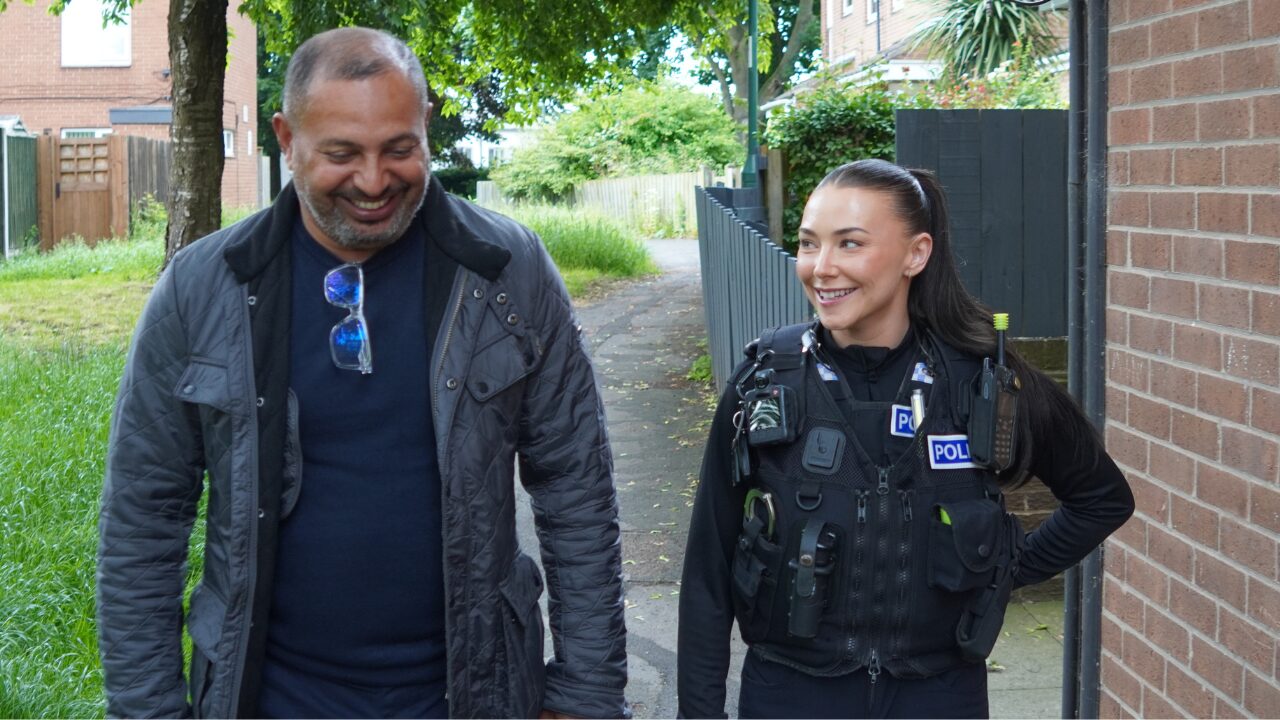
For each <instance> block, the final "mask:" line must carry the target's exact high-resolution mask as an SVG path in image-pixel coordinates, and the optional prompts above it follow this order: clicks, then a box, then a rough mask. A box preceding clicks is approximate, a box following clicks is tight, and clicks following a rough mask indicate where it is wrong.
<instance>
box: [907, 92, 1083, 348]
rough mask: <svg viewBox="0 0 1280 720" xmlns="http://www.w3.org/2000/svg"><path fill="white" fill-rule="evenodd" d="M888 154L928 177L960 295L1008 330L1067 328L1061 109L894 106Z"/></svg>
mask: <svg viewBox="0 0 1280 720" xmlns="http://www.w3.org/2000/svg"><path fill="white" fill-rule="evenodd" d="M895 116H896V120H897V126H898V130H897V148H896V151H897V160H898V163H899V164H901V165H905V166H907V167H918V168H927V169H929V170H933V171H934V172H936V173H937V174H938V178H939V179H940V180H941V181H942V185H943V187H944V188H945V189H946V192H947V200H948V203H949V205H950V210H951V237H952V243H953V245H954V249H955V254H956V261H957V263H958V264H959V266H960V276H961V278H962V279H963V280H964V283H965V286H966V287H967V288H968V289H969V292H971V293H973V294H974V295H977V296H978V297H980V298H982V300H983V301H984V302H985V303H987V304H988V305H990V306H991V307H993V308H995V309H996V310H999V311H1004V312H1008V313H1010V319H1009V329H1010V331H1011V333H1010V334H1012V335H1014V336H1016V337H1061V336H1064V335H1066V334H1067V164H1066V163H1067V111H1066V110H898V111H897V112H896V113H895Z"/></svg>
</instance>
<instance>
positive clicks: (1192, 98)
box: [1107, 85, 1280, 116]
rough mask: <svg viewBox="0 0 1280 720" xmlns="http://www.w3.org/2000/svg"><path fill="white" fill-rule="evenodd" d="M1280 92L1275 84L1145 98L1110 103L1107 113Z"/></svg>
mask: <svg viewBox="0 0 1280 720" xmlns="http://www.w3.org/2000/svg"><path fill="white" fill-rule="evenodd" d="M1277 94H1280V89H1278V88H1277V87H1276V86H1274V85H1269V86H1267V87H1263V88H1253V89H1252V90H1232V91H1231V92H1219V93H1212V94H1208V95H1187V96H1185V97H1169V98H1159V99H1157V100H1143V101H1142V102H1131V103H1125V104H1124V105H1109V106H1108V107H1107V115H1108V116H1111V115H1114V114H1115V113H1117V112H1123V111H1125V110H1149V109H1152V108H1160V107H1174V106H1177V105H1204V104H1207V103H1214V102H1220V101H1227V100H1250V99H1253V98H1256V97H1270V96H1272V95H1277Z"/></svg>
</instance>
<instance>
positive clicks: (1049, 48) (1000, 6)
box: [914, 0, 1058, 84]
mask: <svg viewBox="0 0 1280 720" xmlns="http://www.w3.org/2000/svg"><path fill="white" fill-rule="evenodd" d="M940 7H941V13H939V15H938V16H937V17H936V18H935V19H933V20H931V21H929V22H928V23H927V24H926V25H925V26H924V27H923V28H921V30H920V31H919V32H918V33H917V34H916V36H915V41H914V42H915V45H916V46H917V47H919V46H924V47H926V48H927V49H928V51H929V55H930V57H933V58H936V59H939V60H942V63H943V77H942V81H943V83H944V84H954V83H956V82H957V81H958V80H959V79H960V78H961V77H962V76H964V75H968V76H969V77H980V76H983V75H986V74H987V73H989V72H991V71H992V70H995V69H996V68H997V67H999V66H1000V65H1001V63H1004V62H1006V61H1008V60H1012V59H1013V58H1014V56H1015V55H1017V54H1018V52H1019V48H1022V50H1023V51H1024V52H1026V53H1028V54H1029V56H1030V57H1031V58H1042V57H1044V56H1046V55H1048V54H1050V53H1052V52H1053V51H1054V50H1055V49H1056V48H1057V46H1058V38H1057V37H1056V35H1055V34H1054V30H1053V18H1054V17H1055V13H1043V12H1040V10H1039V8H1035V7H1027V6H1023V5H1019V4H1017V3H1012V2H1004V1H1003V0H940Z"/></svg>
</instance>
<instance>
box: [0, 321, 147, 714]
mask: <svg viewBox="0 0 1280 720" xmlns="http://www.w3.org/2000/svg"><path fill="white" fill-rule="evenodd" d="M123 365H124V352H123V350H122V349H121V348H120V347H118V346H117V347H105V348H103V347H100V348H93V349H87V350H83V351H75V350H69V349H63V350H57V351H31V350H25V349H22V348H18V347H14V346H13V345H11V344H10V343H8V342H3V341H0V448H3V451H0V535H3V538H4V540H3V544H4V551H3V555H4V560H3V562H0V658H3V659H4V662H3V670H0V717H87V716H100V715H101V714H102V711H103V708H102V677H101V670H100V667H99V663H98V649H97V648H98V645H97V636H96V630H95V626H94V595H93V588H94V554H95V549H96V547H97V532H96V526H97V505H98V495H99V492H100V491H101V488H102V468H103V458H104V455H105V451H106V436H107V418H108V417H109V414H110V410H111V404H112V400H113V397H114V394H115V389H116V386H117V385H118V383H119V381H120V370H121V368H122V367H123Z"/></svg>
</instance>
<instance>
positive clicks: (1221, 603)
mask: <svg viewBox="0 0 1280 720" xmlns="http://www.w3.org/2000/svg"><path fill="white" fill-rule="evenodd" d="M1120 544H1121V545H1124V544H1123V543H1120ZM1124 547H1125V548H1126V549H1129V548H1128V546H1127V545H1125V546H1124ZM1132 552H1135V553H1138V551H1136V550H1133V551H1132ZM1138 554H1139V555H1140V556H1141V557H1142V559H1144V560H1146V561H1148V562H1149V563H1150V564H1151V566H1152V567H1155V568H1157V569H1159V570H1162V571H1165V572H1166V574H1168V575H1169V576H1170V577H1177V578H1179V579H1181V580H1184V581H1185V580H1186V579H1185V578H1183V577H1182V576H1181V575H1179V574H1178V573H1177V571H1175V570H1172V569H1170V568H1169V567H1168V566H1166V565H1163V564H1161V563H1160V562H1158V561H1157V560H1156V559H1155V558H1152V557H1151V556H1150V555H1147V554H1146V553H1138ZM1115 583H1116V585H1119V586H1120V587H1122V588H1124V589H1126V590H1128V591H1129V592H1131V593H1132V594H1134V595H1137V596H1138V597H1139V598H1141V599H1142V600H1143V603H1144V604H1146V605H1150V606H1151V607H1153V608H1158V609H1161V610H1169V607H1168V606H1166V605H1162V604H1160V601H1158V600H1156V599H1155V598H1152V597H1149V596H1148V595H1147V594H1146V593H1143V592H1142V591H1141V590H1139V589H1138V587H1137V586H1136V585H1133V584H1131V583H1129V582H1128V581H1127V580H1121V579H1120V578H1115ZM1187 584H1188V585H1190V586H1191V587H1193V588H1196V589H1199V590H1201V591H1203V590H1204V588H1202V587H1200V586H1199V585H1196V583H1195V580H1194V579H1193V580H1191V581H1190V582H1188V583H1187ZM1248 592H1249V591H1248V585H1247V584H1246V585H1245V593H1246V604H1248V600H1247V594H1248ZM1203 594H1204V595H1206V596H1207V597H1208V598H1209V599H1210V600H1213V602H1214V605H1215V606H1217V608H1218V609H1219V610H1226V611H1228V612H1233V613H1234V614H1236V615H1238V616H1239V617H1240V619H1242V620H1244V621H1245V622H1246V623H1249V624H1251V625H1253V624H1260V623H1258V622H1257V621H1256V620H1253V619H1251V618H1250V617H1249V616H1248V615H1241V614H1240V613H1239V612H1236V611H1235V606H1234V605H1232V604H1231V603H1229V602H1226V601H1225V600H1222V599H1221V598H1218V597H1215V596H1213V595H1210V594H1209V593H1207V592H1204V593H1203ZM1104 609H1105V608H1104ZM1112 614H1114V613H1112ZM1173 620H1174V622H1176V623H1177V624H1179V625H1182V624H1183V623H1182V622H1181V621H1180V620H1178V619H1177V618H1173ZM1145 623H1146V618H1145V617H1144V618H1143V624H1145ZM1116 624H1117V625H1122V626H1124V627H1126V628H1127V627H1130V626H1129V625H1127V624H1125V623H1123V622H1120V621H1119V620H1117V621H1116ZM1214 624H1215V625H1221V622H1220V621H1218V619H1217V618H1215V619H1214ZM1185 627H1186V628H1187V630H1188V632H1191V633H1193V634H1195V635H1196V636H1198V637H1199V638H1200V639H1202V640H1205V641H1206V642H1208V643H1209V644H1210V645H1216V646H1218V647H1220V648H1223V649H1224V650H1226V649H1229V648H1228V647H1227V646H1226V645H1224V644H1222V643H1221V642H1220V641H1218V640H1216V639H1214V638H1210V637H1209V636H1207V635H1205V634H1204V633H1202V632H1200V631H1199V630H1198V629H1196V628H1194V627H1191V626H1190V625H1186V626H1185ZM1144 632H1145V631H1144ZM1262 632H1263V633H1265V634H1268V635H1270V634H1271V630H1270V629H1269V628H1266V627H1263V629H1262ZM1140 637H1144V638H1145V636H1144V635H1140ZM1157 647H1158V646H1157ZM1228 654H1230V655H1231V656H1232V657H1233V658H1235V659H1236V660H1239V661H1240V664H1241V665H1243V666H1246V667H1256V666H1255V665H1253V664H1252V663H1250V662H1249V661H1248V660H1245V659H1244V658H1243V657H1241V656H1239V655H1235V654H1234V652H1232V653H1228ZM1186 669H1187V670H1188V671H1190V668H1186ZM1191 674H1194V673H1191Z"/></svg>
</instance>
